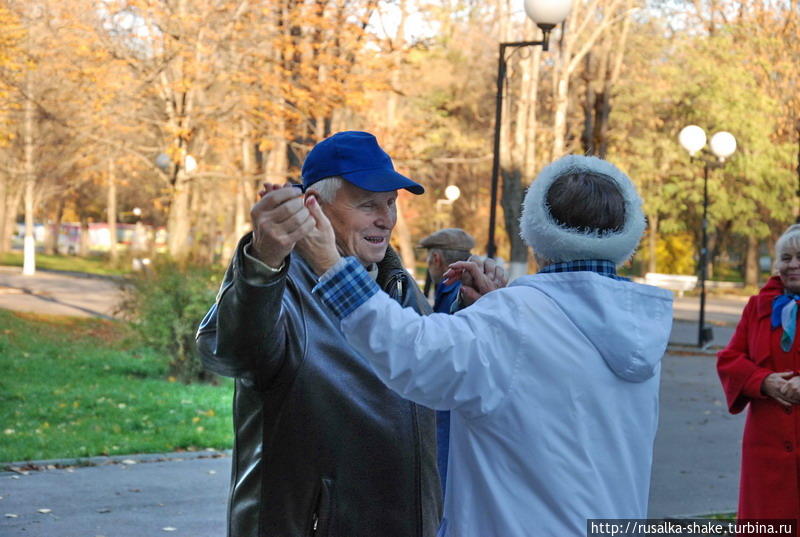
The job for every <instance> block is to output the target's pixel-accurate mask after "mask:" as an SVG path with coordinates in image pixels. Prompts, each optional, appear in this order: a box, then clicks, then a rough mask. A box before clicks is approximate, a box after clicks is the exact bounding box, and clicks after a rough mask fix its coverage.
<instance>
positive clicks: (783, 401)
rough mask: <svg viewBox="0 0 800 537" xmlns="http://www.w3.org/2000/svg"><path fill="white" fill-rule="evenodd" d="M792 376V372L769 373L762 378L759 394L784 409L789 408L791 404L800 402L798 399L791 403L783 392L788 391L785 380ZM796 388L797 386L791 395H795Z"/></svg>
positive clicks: (787, 382) (787, 383)
mask: <svg viewBox="0 0 800 537" xmlns="http://www.w3.org/2000/svg"><path fill="white" fill-rule="evenodd" d="M793 376H794V372H792V371H784V372H782V373H771V374H769V375H767V377H766V378H764V382H762V383H761V393H763V394H764V395H766V396H767V397H771V398H772V399H774V400H775V401H777V402H778V404H780V405H781V406H783V407H784V408H790V407H791V406H792V404H793V403H795V402H800V398H798V399H797V400H795V401H793V400H792V399H791V398H790V397H789V396H788V395H786V394H784V390H787V391H789V390H790V389H789V388H787V386H788V385H789V381H788V380H786V379H788V378H790V377H793ZM797 378H798V377H795V378H794V379H792V380H795V379H797ZM798 382H800V381H798ZM795 384H796V383H795ZM797 388H798V387H797V386H795V387H794V388H792V389H791V393H795V391H796V390H797Z"/></svg>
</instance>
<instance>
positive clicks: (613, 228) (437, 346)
mask: <svg viewBox="0 0 800 537" xmlns="http://www.w3.org/2000/svg"><path fill="white" fill-rule="evenodd" d="M307 205H308V206H309V209H310V210H311V212H312V214H313V215H314V216H315V218H316V219H317V229H316V230H315V231H313V232H311V234H310V235H309V236H308V237H307V238H306V239H305V240H304V243H303V245H301V247H302V248H303V249H305V250H306V252H308V253H307V255H305V257H306V259H309V260H313V261H312V264H314V265H315V270H317V273H318V274H321V275H322V277H321V278H320V283H319V284H318V285H317V287H316V288H315V291H316V292H318V293H319V296H320V297H321V299H322V300H323V302H325V303H326V304H327V305H328V306H329V307H330V309H331V311H332V315H336V316H338V317H339V318H340V319H341V324H342V331H343V332H344V333H345V334H346V335H347V339H348V341H349V342H350V343H351V344H352V345H353V346H354V347H355V348H356V349H357V350H358V351H359V354H360V355H361V356H362V357H363V358H364V359H366V360H368V361H369V362H371V363H372V366H373V367H374V369H375V371H376V373H377V374H378V376H380V377H381V379H382V380H383V381H384V382H385V383H386V384H387V385H388V386H389V387H390V388H392V389H393V390H395V391H397V392H398V393H400V394H402V395H403V396H404V397H406V398H408V399H410V400H412V401H415V402H417V403H420V404H423V405H426V406H429V407H431V408H435V409H440V410H445V409H447V410H451V411H452V415H451V416H452V417H451V420H452V424H451V432H450V449H451V452H450V461H451V462H450V466H449V470H448V483H447V497H446V498H445V515H444V516H445V520H444V521H443V524H442V529H441V531H440V534H441V535H445V536H453V537H493V536H496V537H515V536H518V537H529V536H532V535H535V536H541V537H568V536H580V535H585V534H586V531H587V519H594V518H642V517H645V516H646V514H647V498H648V489H649V483H650V468H651V463H652V450H653V441H654V438H655V433H656V426H657V423H658V386H659V373H660V359H661V356H662V355H663V353H664V351H665V349H666V345H667V341H668V337H669V332H670V328H671V323H672V295H671V293H670V292H669V291H665V290H662V289H657V288H654V287H650V286H646V285H640V284H636V283H633V282H630V281H627V280H626V279H624V278H621V277H619V276H617V275H616V272H615V268H616V266H617V265H619V264H622V263H624V262H625V261H626V260H628V259H629V258H630V256H631V255H632V254H633V252H634V249H635V248H636V246H637V244H638V242H639V240H640V238H641V236H642V233H643V231H644V227H645V222H644V217H643V214H642V211H641V200H640V198H639V196H638V194H637V193H636V190H635V188H634V186H633V184H632V183H631V181H630V179H628V177H627V176H625V174H623V173H622V172H621V171H619V170H618V169H617V168H616V167H614V166H613V165H611V164H610V163H608V162H606V161H603V160H600V159H597V158H594V157H582V156H568V157H564V158H562V159H560V160H558V161H556V162H555V163H553V164H551V165H549V166H548V167H546V168H545V169H544V170H543V171H542V172H541V174H540V175H539V176H538V177H537V179H536V180H535V181H534V183H533V184H532V186H531V187H530V188H529V190H528V192H527V194H526V196H525V202H524V207H523V212H522V218H521V227H522V236H523V238H524V239H525V241H526V242H527V244H528V245H529V246H531V247H532V248H533V250H534V252H535V255H536V257H537V260H538V261H539V262H540V264H539V266H540V267H543V268H542V270H541V271H540V272H539V273H537V274H534V275H528V276H523V277H521V278H518V279H517V280H515V281H514V282H512V283H511V285H509V286H508V287H506V288H503V289H498V290H496V291H492V292H489V293H487V294H485V295H484V296H482V297H481V298H480V299H479V300H478V301H477V302H475V303H474V304H473V305H471V306H469V307H467V308H465V309H464V310H462V311H459V312H458V313H456V314H455V315H452V316H450V315H444V314H433V315H430V316H428V317H422V316H419V315H418V314H416V313H415V312H414V311H413V310H410V309H403V308H402V307H400V306H399V305H398V304H397V303H396V302H394V301H392V300H391V299H390V298H389V297H388V296H387V295H386V294H384V293H383V292H381V291H380V290H379V288H378V287H377V285H376V284H375V283H374V282H373V281H372V280H371V279H370V277H369V275H368V274H367V272H366V271H364V269H363V268H362V267H361V264H360V263H358V262H357V261H354V260H353V259H351V258H344V259H341V258H340V257H339V255H338V253H337V252H336V248H335V245H334V243H333V240H332V237H333V234H332V231H331V230H330V225H329V223H328V222H327V219H326V218H325V216H324V215H323V214H322V212H321V210H320V209H319V205H318V204H317V203H316V201H315V200H314V199H313V198H309V199H308V200H307ZM460 268H462V269H463V268H464V265H463V264H462V265H460ZM467 274H471V276H470V277H469V278H466V279H467V282H466V285H468V286H470V287H471V288H474V289H477V290H478V292H481V291H485V290H487V289H489V288H490V287H488V286H486V282H482V281H481V276H480V274H479V271H476V270H473V271H472V272H469V271H467Z"/></svg>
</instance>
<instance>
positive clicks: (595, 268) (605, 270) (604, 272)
mask: <svg viewBox="0 0 800 537" xmlns="http://www.w3.org/2000/svg"><path fill="white" fill-rule="evenodd" d="M554 272H596V273H597V274H600V275H601V276H607V277H609V278H613V279H615V280H622V281H629V280H628V278H624V277H622V276H617V267H616V266H615V265H614V263H612V262H611V261H608V260H606V259H581V260H579V261H565V262H563V263H553V264H552V265H547V266H546V267H542V268H541V269H540V270H539V274H551V273H554Z"/></svg>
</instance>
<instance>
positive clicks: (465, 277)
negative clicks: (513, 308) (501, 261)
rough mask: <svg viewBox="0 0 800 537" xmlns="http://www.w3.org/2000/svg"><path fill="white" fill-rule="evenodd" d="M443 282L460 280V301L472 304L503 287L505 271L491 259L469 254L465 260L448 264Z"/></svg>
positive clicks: (505, 280)
mask: <svg viewBox="0 0 800 537" xmlns="http://www.w3.org/2000/svg"><path fill="white" fill-rule="evenodd" d="M442 278H443V279H444V282H445V284H448V285H449V284H451V283H453V282H454V281H456V280H461V291H460V293H461V302H462V304H463V305H464V306H465V307H466V306H470V305H472V304H473V303H474V302H475V301H476V300H478V299H479V298H480V297H482V296H483V295H485V294H486V293H489V292H491V291H494V290H495V289H499V288H500V287H505V286H506V283H507V279H506V273H505V270H503V267H501V266H499V265H498V264H497V263H496V262H495V261H494V260H493V259H490V258H484V257H481V256H475V255H473V256H470V258H469V259H468V260H467V261H457V262H455V263H453V264H451V265H450V267H449V268H448V269H447V272H445V273H444V274H443V275H442Z"/></svg>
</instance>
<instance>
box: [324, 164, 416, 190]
mask: <svg viewBox="0 0 800 537" xmlns="http://www.w3.org/2000/svg"><path fill="white" fill-rule="evenodd" d="M340 175H341V176H342V177H343V178H344V179H346V180H347V182H348V183H351V184H354V185H355V186H357V187H359V188H363V189H364V190H369V191H370V192H389V191H391V190H400V189H401V188H405V189H406V190H408V191H409V192H411V193H412V194H424V193H425V188H424V187H423V186H422V185H421V184H419V183H416V182H414V181H412V180H411V179H409V178H408V177H406V176H404V175H400V174H399V173H397V172H396V171H394V170H387V169H377V170H360V171H357V172H347V173H342V174H340Z"/></svg>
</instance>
